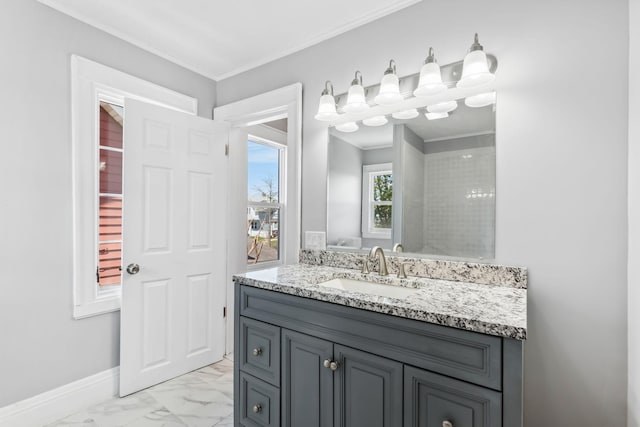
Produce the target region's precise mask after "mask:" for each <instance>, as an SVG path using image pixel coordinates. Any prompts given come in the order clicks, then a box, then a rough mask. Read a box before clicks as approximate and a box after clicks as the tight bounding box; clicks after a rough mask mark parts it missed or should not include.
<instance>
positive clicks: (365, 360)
mask: <svg viewBox="0 0 640 427" xmlns="http://www.w3.org/2000/svg"><path fill="white" fill-rule="evenodd" d="M334 359H335V360H336V361H337V362H336V363H339V365H338V366H337V370H336V371H335V377H334V380H335V387H334V396H335V412H334V413H335V423H334V426H335V427H395V426H400V425H402V364H401V363H398V362H396V361H394V360H389V359H386V358H384V357H380V356H375V355H373V354H370V353H365V352H363V351H359V350H355V349H353V348H349V347H344V346H341V345H338V344H336V345H335V346H334Z"/></svg>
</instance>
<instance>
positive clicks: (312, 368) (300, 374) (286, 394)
mask: <svg viewBox="0 0 640 427" xmlns="http://www.w3.org/2000/svg"><path fill="white" fill-rule="evenodd" d="M332 356H333V343H331V342H329V341H324V340H321V339H318V338H314V337H310V336H308V335H304V334H300V333H298V332H293V331H289V330H286V329H283V330H282V355H281V357H282V385H281V387H282V425H283V426H285V427H299V426H305V427H331V426H333V371H331V370H330V369H328V368H325V367H324V366H323V362H324V361H325V360H327V359H332Z"/></svg>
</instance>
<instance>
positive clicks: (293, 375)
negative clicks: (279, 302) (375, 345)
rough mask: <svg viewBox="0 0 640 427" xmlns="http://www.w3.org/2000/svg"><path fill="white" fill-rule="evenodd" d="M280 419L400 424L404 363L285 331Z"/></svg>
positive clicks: (290, 425)
mask: <svg viewBox="0 0 640 427" xmlns="http://www.w3.org/2000/svg"><path fill="white" fill-rule="evenodd" d="M281 391H282V414H281V418H282V425H283V426H286V427H297V426H305V427H334V426H336V427H337V426H344V427H347V426H348V427H395V426H400V425H401V424H402V413H401V408H402V403H401V402H402V364H400V363H398V362H395V361H392V360H389V359H385V358H382V357H379V356H375V355H372V354H369V353H365V352H362V351H358V350H355V349H353V348H349V347H345V346H341V345H338V344H334V343H332V342H330V341H326V340H322V339H318V338H315V337H311V336H308V335H305V334H300V333H297V332H294V331H289V330H283V331H282V387H281Z"/></svg>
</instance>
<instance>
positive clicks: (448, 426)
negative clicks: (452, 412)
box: [442, 420, 453, 427]
mask: <svg viewBox="0 0 640 427" xmlns="http://www.w3.org/2000/svg"><path fill="white" fill-rule="evenodd" d="M442 427H453V423H452V422H451V421H448V420H445V421H443V422H442Z"/></svg>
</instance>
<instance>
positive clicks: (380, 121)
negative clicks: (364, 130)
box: [362, 116, 389, 127]
mask: <svg viewBox="0 0 640 427" xmlns="http://www.w3.org/2000/svg"><path fill="white" fill-rule="evenodd" d="M388 122H389V120H387V118H386V117H385V116H373V117H369V118H368V119H364V120H363V121H362V124H363V125H365V126H373V127H375V126H384V125H386V124H387V123H388Z"/></svg>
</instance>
